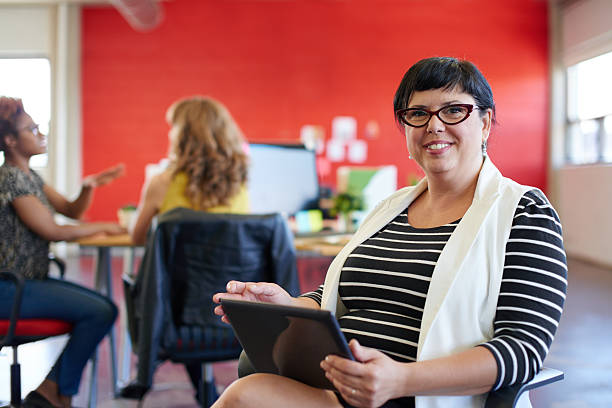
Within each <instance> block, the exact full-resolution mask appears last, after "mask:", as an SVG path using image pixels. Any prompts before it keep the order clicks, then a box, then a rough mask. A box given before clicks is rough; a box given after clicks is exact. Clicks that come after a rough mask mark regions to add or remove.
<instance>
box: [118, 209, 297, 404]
mask: <svg viewBox="0 0 612 408" xmlns="http://www.w3.org/2000/svg"><path fill="white" fill-rule="evenodd" d="M229 280H242V281H268V282H276V283H278V284H280V285H281V286H283V287H284V288H285V289H286V290H287V291H288V292H290V293H291V294H293V295H296V294H297V293H298V291H299V283H298V277H297V271H296V263H295V249H294V247H293V241H292V235H291V232H290V231H289V229H288V226H287V224H286V222H285V220H284V219H283V217H282V216H281V215H279V214H272V215H237V214H210V213H204V212H200V211H192V210H188V209H184V208H181V209H175V210H172V211H170V212H168V213H166V214H163V215H162V216H160V217H159V219H158V225H157V228H156V229H155V231H154V233H153V234H152V236H150V237H149V240H148V243H147V247H146V251H145V255H144V257H143V261H142V263H141V266H140V269H139V272H138V276H137V277H136V281H135V282H130V277H126V278H125V279H124V282H125V283H126V285H125V286H124V287H125V288H126V293H125V295H126V309H127V314H128V326H129V330H130V335H131V337H132V344H133V345H134V351H135V352H136V354H137V355H138V374H137V380H136V381H135V382H132V383H131V384H130V385H129V386H128V387H126V388H124V389H123V390H122V392H121V395H122V396H123V397H127V398H137V399H142V398H144V395H145V393H146V392H147V391H148V390H149V388H150V387H151V384H152V378H153V372H154V370H155V368H156V366H157V364H159V362H160V361H163V360H166V359H169V360H171V361H173V362H180V363H191V364H193V363H199V364H202V380H201V381H200V384H199V392H200V401H201V404H202V406H210V405H212V403H213V402H214V400H215V399H216V392H215V384H214V379H213V378H212V365H211V363H213V362H216V361H224V360H232V359H237V358H238V356H239V354H240V352H241V350H242V348H241V346H240V344H239V343H238V341H237V340H236V339H235V337H234V334H233V330H232V329H231V327H229V326H228V325H226V324H224V323H222V322H221V321H220V319H219V317H218V316H216V315H214V313H213V309H214V307H215V306H216V305H215V304H214V303H213V302H212V295H213V294H214V293H216V292H224V291H225V286H226V284H227V282H228V281H229Z"/></svg>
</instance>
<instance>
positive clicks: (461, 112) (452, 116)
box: [395, 103, 478, 128]
mask: <svg viewBox="0 0 612 408" xmlns="http://www.w3.org/2000/svg"><path fill="white" fill-rule="evenodd" d="M474 109H478V106H474V105H471V104H469V103H460V104H454V105H448V106H445V107H443V108H440V109H438V110H437V111H430V110H428V109H424V108H406V109H399V110H397V111H396V112H395V115H396V116H397V118H398V120H399V121H400V122H401V123H403V124H404V125H408V126H412V127H417V128H418V127H423V126H425V125H427V124H428V123H429V120H430V119H431V117H432V116H433V115H436V116H437V117H438V119H440V120H441V121H442V123H446V124H447V125H456V124H457V123H461V122H463V121H464V120H466V119H467V118H468V117H469V116H470V113H472V110H474Z"/></svg>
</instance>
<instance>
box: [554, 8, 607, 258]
mask: <svg viewBox="0 0 612 408" xmlns="http://www.w3.org/2000/svg"><path fill="white" fill-rule="evenodd" d="M550 4H551V33H552V35H551V53H552V54H551V125H550V127H551V137H550V140H551V160H550V162H551V170H550V173H549V174H550V186H551V191H552V194H551V200H552V201H553V204H554V205H555V206H556V208H557V210H558V211H559V215H560V217H561V221H562V223H563V236H564V242H565V249H566V251H567V253H568V254H569V255H570V256H574V257H578V258H581V259H585V260H588V261H591V262H595V263H597V264H601V265H606V266H610V267H612V240H611V239H610V234H611V233H612V212H611V211H610V208H611V207H612V166H610V165H592V166H563V165H562V164H561V163H562V162H563V155H564V146H563V144H564V140H565V136H564V133H565V106H564V101H565V86H564V81H565V77H564V72H565V69H566V67H567V66H570V65H573V64H576V63H578V62H580V61H583V60H585V59H588V58H592V57H595V56H597V55H600V54H602V53H606V52H610V51H612V1H610V0H578V1H574V2H570V3H569V4H567V3H566V4H567V5H565V6H563V5H562V4H561V2H556V1H553V2H551V3H550Z"/></svg>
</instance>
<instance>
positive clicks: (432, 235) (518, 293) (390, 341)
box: [303, 190, 567, 390]
mask: <svg viewBox="0 0 612 408" xmlns="http://www.w3.org/2000/svg"><path fill="white" fill-rule="evenodd" d="M458 223H459V220H457V221H456V222H453V223H450V224H447V225H442V226H440V227H435V228H414V227H412V226H411V225H410V224H409V223H408V218H407V215H406V211H404V212H402V213H401V214H400V215H398V216H397V217H396V218H395V219H394V220H393V221H391V222H390V223H389V224H387V225H386V226H385V227H384V228H382V229H381V230H380V231H379V232H378V233H377V234H375V235H373V236H372V237H371V238H369V239H367V240H366V241H364V242H363V243H362V244H361V245H359V246H358V247H357V248H355V250H354V251H353V252H352V253H351V254H350V255H349V257H348V258H347V260H346V262H345V264H344V266H343V267H342V272H341V275H340V286H339V294H340V297H341V299H342V302H343V303H344V305H345V306H346V307H347V309H348V312H347V313H346V314H345V315H343V316H342V317H340V319H339V323H340V327H341V329H342V331H343V333H344V335H345V336H346V338H347V340H350V339H353V338H355V339H357V340H358V341H359V342H360V344H362V345H364V346H368V347H373V348H376V349H378V350H380V351H382V352H384V353H386V354H387V355H389V356H390V357H392V358H394V359H395V360H398V361H403V362H410V361H416V355H417V344H418V339H419V331H420V327H421V318H422V315H423V308H424V306H425V299H426V297H427V291H428V289H429V283H430V281H431V276H432V273H433V271H434V267H435V265H436V262H437V260H438V257H439V256H440V253H441V252H442V249H443V248H444V246H445V245H446V242H447V241H448V239H449V238H450V236H451V234H452V233H453V231H454V230H455V228H456V226H457V224H458ZM566 288H567V266H566V258H565V251H564V249H563V238H562V231H561V223H560V222H559V218H558V216H557V214H556V212H555V210H554V209H553V208H552V206H551V205H550V203H549V202H548V200H547V199H546V197H545V196H544V195H543V194H542V193H541V192H540V191H539V190H531V191H529V192H527V193H525V195H524V196H523V197H522V198H521V200H520V201H519V204H518V206H517V209H516V211H515V214H514V220H513V224H512V229H511V231H510V237H509V239H508V242H507V244H506V259H505V264H504V272H503V277H502V282H501V290H500V295H499V299H498V303H497V311H496V316H495V322H494V330H495V337H494V338H493V339H491V340H490V341H488V342H486V343H484V344H482V345H481V346H483V347H486V348H487V349H489V350H490V351H491V353H492V354H493V356H494V357H495V360H496V361H497V366H498V376H497V380H496V383H495V386H494V387H493V390H496V389H498V388H501V387H505V386H509V385H512V384H516V383H523V382H526V381H529V380H530V379H531V378H533V376H534V375H535V374H536V373H537V372H538V371H539V369H540V368H541V367H542V361H543V360H544V358H545V357H546V354H547V353H548V349H549V347H550V345H551V343H552V340H553V337H554V335H555V331H556V329H557V326H558V323H559V319H560V318H561V312H562V310H563V303H564V300H565V293H566ZM322 291H323V288H322V286H321V287H320V288H319V289H318V290H317V291H315V292H310V293H306V294H304V295H303V296H307V297H309V298H312V299H314V300H315V301H317V302H318V303H319V304H320V303H321V295H322Z"/></svg>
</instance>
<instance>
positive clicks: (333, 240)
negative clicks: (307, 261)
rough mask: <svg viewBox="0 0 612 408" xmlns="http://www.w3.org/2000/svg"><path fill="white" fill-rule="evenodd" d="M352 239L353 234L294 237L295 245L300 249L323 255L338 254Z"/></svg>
mask: <svg viewBox="0 0 612 408" xmlns="http://www.w3.org/2000/svg"><path fill="white" fill-rule="evenodd" d="M350 239H351V234H342V235H330V236H327V237H325V236H324V237H307V238H294V240H293V245H294V246H295V249H297V250H298V251H307V252H314V253H317V254H319V255H323V256H336V255H338V253H339V252H340V250H341V249H342V248H343V247H344V246H345V245H346V243H347V242H348V241H349V240H350Z"/></svg>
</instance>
